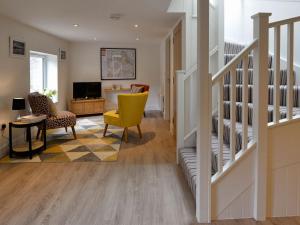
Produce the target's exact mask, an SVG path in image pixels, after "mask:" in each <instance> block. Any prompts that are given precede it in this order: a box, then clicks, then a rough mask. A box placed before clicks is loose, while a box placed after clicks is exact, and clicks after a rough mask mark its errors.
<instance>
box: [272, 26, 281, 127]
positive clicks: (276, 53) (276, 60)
mask: <svg viewBox="0 0 300 225" xmlns="http://www.w3.org/2000/svg"><path fill="white" fill-rule="evenodd" d="M274 43H275V45H274V90H273V91H274V95H273V104H274V110H273V115H274V119H273V121H274V123H278V122H279V120H280V111H279V110H280V109H279V108H280V26H277V27H275V28H274Z"/></svg>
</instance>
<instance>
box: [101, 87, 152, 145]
mask: <svg viewBox="0 0 300 225" xmlns="http://www.w3.org/2000/svg"><path fill="white" fill-rule="evenodd" d="M147 98H148V92H144V93H137V94H120V95H118V113H116V110H113V111H109V112H106V113H104V123H105V129H104V132H103V137H105V135H106V132H107V128H108V125H114V126H118V127H123V128H124V133H123V137H124V138H125V141H126V142H128V127H133V126H137V128H138V131H139V135H140V138H142V132H141V128H140V124H141V121H142V117H143V114H144V109H145V105H146V102H147Z"/></svg>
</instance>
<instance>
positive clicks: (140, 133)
mask: <svg viewBox="0 0 300 225" xmlns="http://www.w3.org/2000/svg"><path fill="white" fill-rule="evenodd" d="M137 128H138V131H139V135H140V138H142V137H143V135H142V131H141V127H140V125H139V124H138V125H137Z"/></svg>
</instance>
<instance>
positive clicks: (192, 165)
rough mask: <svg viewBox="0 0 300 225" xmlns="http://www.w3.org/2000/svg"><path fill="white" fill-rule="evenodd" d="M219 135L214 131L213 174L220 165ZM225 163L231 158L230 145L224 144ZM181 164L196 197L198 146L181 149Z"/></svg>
mask: <svg viewBox="0 0 300 225" xmlns="http://www.w3.org/2000/svg"><path fill="white" fill-rule="evenodd" d="M218 143H219V142H218V136H217V135H216V134H214V133H212V140H211V147H212V148H211V149H212V152H211V153H212V175H214V174H215V173H216V172H217V165H218V152H219V151H218V146H219V145H218ZM223 146H224V150H223V164H224V165H225V164H226V163H227V162H228V161H229V160H230V149H229V146H228V145H226V144H224V145H223ZM179 164H180V165H181V167H182V169H183V172H184V175H185V177H186V179H187V181H188V184H189V186H190V188H191V190H192V193H193V195H194V197H195V196H196V176H197V152H196V147H186V148H182V149H179Z"/></svg>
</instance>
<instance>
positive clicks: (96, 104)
mask: <svg viewBox="0 0 300 225" xmlns="http://www.w3.org/2000/svg"><path fill="white" fill-rule="evenodd" d="M104 104H105V99H104V98H97V99H79V100H76V99H73V100H71V102H70V105H69V110H70V111H71V112H72V113H74V114H76V115H77V116H84V115H93V114H102V113H104Z"/></svg>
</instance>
